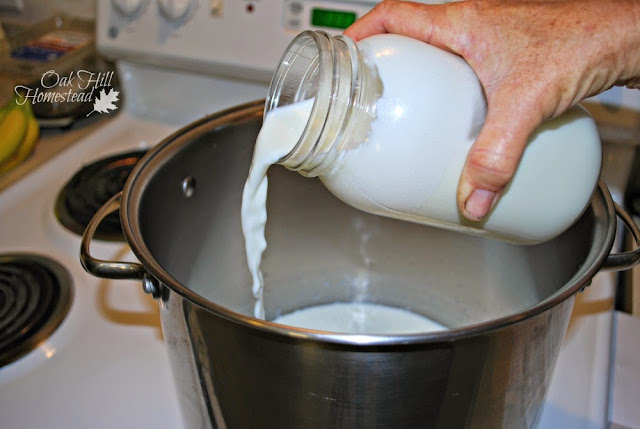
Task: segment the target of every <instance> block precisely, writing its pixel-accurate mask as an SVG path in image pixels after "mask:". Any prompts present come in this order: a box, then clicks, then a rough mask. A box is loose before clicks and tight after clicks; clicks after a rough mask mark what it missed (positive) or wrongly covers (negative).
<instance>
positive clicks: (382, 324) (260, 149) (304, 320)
mask: <svg viewBox="0 0 640 429" xmlns="http://www.w3.org/2000/svg"><path fill="white" fill-rule="evenodd" d="M312 107H313V99H312V98H311V99H308V100H304V101H301V102H298V103H294V104H290V105H287V106H283V107H278V108H276V109H273V110H272V111H270V112H269V113H268V114H267V116H266V118H265V120H264V123H263V125H262V129H261V130H260V133H259V135H258V139H257V141H256V144H255V149H254V153H253V160H252V162H251V168H250V170H249V177H248V178H247V182H246V183H245V186H244V191H243V194H242V213H241V216H242V232H243V234H244V238H245V247H246V252H247V263H248V266H249V271H250V272H251V277H252V281H253V286H252V290H253V296H254V298H255V300H256V302H255V307H254V316H255V317H256V318H259V319H264V318H265V311H264V302H263V289H264V280H263V277H262V271H261V270H260V261H261V260H262V253H263V252H264V250H265V249H266V247H267V241H266V239H265V235H264V231H265V225H266V222H267V207H266V203H267V187H268V184H267V170H268V169H269V167H270V166H271V165H273V164H275V163H277V162H278V161H279V160H280V159H282V158H283V157H284V156H285V155H287V154H288V153H289V152H291V150H293V148H294V147H295V145H296V143H297V142H298V140H299V139H300V136H301V135H302V132H303V131H304V128H305V126H306V124H307V121H308V119H309V116H310V114H311V109H312ZM274 322H275V323H280V324H283V325H289V326H296V327H300V328H307V329H316V330H321V331H329V332H340V333H353V334H403V333H418V332H428V331H437V330H443V329H447V328H446V327H444V326H442V325H440V324H438V323H436V322H434V321H432V320H430V319H428V318H426V317H424V316H421V315H418V314H416V313H413V312H410V311H407V310H404V309H400V308H395V307H389V306H386V305H379V304H370V303H334V304H328V305H318V306H313V307H308V308H304V309H300V310H297V311H294V312H292V313H289V314H285V315H282V316H280V317H278V318H277V319H275V320H274Z"/></svg>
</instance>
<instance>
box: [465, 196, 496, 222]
mask: <svg viewBox="0 0 640 429" xmlns="http://www.w3.org/2000/svg"><path fill="white" fill-rule="evenodd" d="M495 199H496V193H495V192H492V191H486V190H484V189H475V190H474V191H473V192H472V193H471V195H469V198H467V202H466V203H465V204H464V211H465V213H466V214H467V215H468V216H469V217H470V218H471V219H473V220H480V219H482V218H484V217H485V216H486V215H487V214H488V213H489V210H491V206H492V205H493V201H494V200H495Z"/></svg>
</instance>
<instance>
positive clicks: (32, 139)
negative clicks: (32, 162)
mask: <svg viewBox="0 0 640 429" xmlns="http://www.w3.org/2000/svg"><path fill="white" fill-rule="evenodd" d="M38 137H40V126H39V125H38V121H37V120H36V118H34V117H33V116H29V119H28V122H27V132H26V133H25V136H24V139H23V140H22V144H21V145H20V146H19V147H18V150H16V152H15V153H14V154H13V155H12V156H11V158H9V159H8V160H7V161H6V162H4V163H2V164H0V174H3V173H6V172H7V171H9V170H11V169H12V168H14V167H15V166H17V165H18V164H20V163H22V162H23V161H24V160H25V159H27V157H28V156H29V155H31V152H33V148H35V146H36V143H37V142H38Z"/></svg>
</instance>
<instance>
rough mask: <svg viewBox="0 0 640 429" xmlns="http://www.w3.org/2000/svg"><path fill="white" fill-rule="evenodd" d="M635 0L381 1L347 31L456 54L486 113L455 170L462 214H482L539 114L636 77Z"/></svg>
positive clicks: (639, 54)
mask: <svg viewBox="0 0 640 429" xmlns="http://www.w3.org/2000/svg"><path fill="white" fill-rule="evenodd" d="M638 23H640V0H529V1H526V0H515V1H504V0H467V1H464V2H457V3H449V4H443V5H425V4H421V3H413V2H405V1H393V0H387V1H384V2H382V3H380V4H378V5H377V6H376V7H375V8H374V9H373V10H372V11H371V12H369V13H368V14H366V15H364V16H363V17H361V18H360V19H359V20H358V21H356V22H355V23H354V24H353V25H352V26H351V27H349V28H348V29H347V30H346V31H345V33H344V34H345V35H346V36H348V37H351V38H352V39H354V40H356V41H358V40H360V39H363V38H365V37H368V36H372V35H374V34H379V33H395V34H401V35H405V36H409V37H412V38H414V39H419V40H423V41H425V42H427V43H429V44H432V45H434V46H438V47H440V48H443V49H446V50H448V51H451V52H453V53H456V54H458V55H460V56H461V57H463V58H464V59H465V60H466V61H467V63H469V65H470V66H471V67H472V69H473V70H474V71H475V73H476V75H477V76H478V78H479V80H480V83H481V84H482V86H483V88H484V91H485V95H486V98H487V117H486V120H485V123H484V126H483V128H482V130H481V131H480V133H479V135H478V137H477V139H476V141H475V143H474V144H473V146H472V147H471V149H470V150H469V153H468V155H467V159H466V163H465V166H464V168H463V170H462V174H461V176H460V181H459V184H458V191H457V201H458V206H459V208H460V210H461V212H462V213H463V214H464V216H465V217H467V218H469V219H472V220H480V219H482V218H483V217H485V216H486V215H487V214H488V212H489V211H490V210H491V207H493V205H494V204H495V202H496V201H497V199H498V197H499V195H500V193H501V192H502V190H503V189H504V187H505V186H506V185H507V184H508V183H509V181H510V180H511V178H512V177H513V175H514V173H515V171H516V169H517V166H518V163H519V162H520V158H521V156H522V153H523V151H524V149H525V147H526V144H527V141H528V138H529V135H530V134H531V133H532V132H533V131H534V130H535V129H536V128H537V127H538V126H539V125H540V124H541V123H542V121H543V120H545V119H549V118H553V117H556V116H559V115H560V114H562V113H563V112H565V111H566V110H567V109H568V108H570V107H571V106H573V105H574V104H576V103H578V102H579V101H580V100H582V99H584V98H586V97H589V96H592V95H595V94H597V93H599V92H602V91H604V90H607V89H609V88H610V87H612V86H613V85H627V86H630V87H637V86H638V82H640V79H639V77H640V27H639V24H638Z"/></svg>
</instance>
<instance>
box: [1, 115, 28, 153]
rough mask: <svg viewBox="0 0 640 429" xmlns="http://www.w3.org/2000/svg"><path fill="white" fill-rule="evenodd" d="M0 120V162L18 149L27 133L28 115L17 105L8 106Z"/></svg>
mask: <svg viewBox="0 0 640 429" xmlns="http://www.w3.org/2000/svg"><path fill="white" fill-rule="evenodd" d="M9 109H10V110H9V111H8V112H7V114H6V115H5V117H4V118H3V119H2V122H0V164H1V163H3V162H5V161H6V160H8V159H9V158H11V156H12V155H13V154H14V153H15V152H16V151H17V150H18V147H19V146H20V144H22V141H23V139H24V136H25V134H26V133H27V124H28V122H29V120H28V116H27V115H26V114H25V111H24V109H22V108H21V107H20V106H19V105H17V104H16V105H15V106H13V107H10V108H9Z"/></svg>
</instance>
